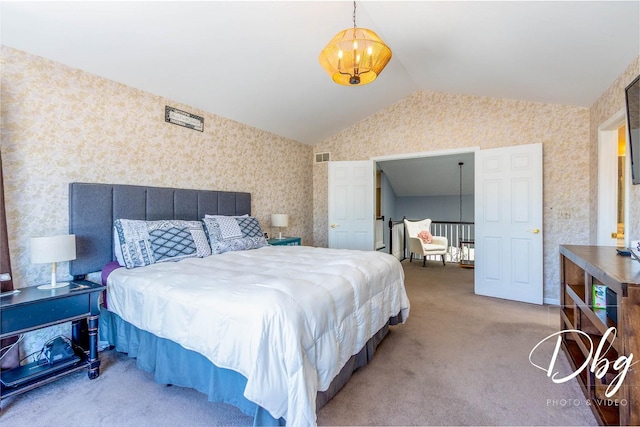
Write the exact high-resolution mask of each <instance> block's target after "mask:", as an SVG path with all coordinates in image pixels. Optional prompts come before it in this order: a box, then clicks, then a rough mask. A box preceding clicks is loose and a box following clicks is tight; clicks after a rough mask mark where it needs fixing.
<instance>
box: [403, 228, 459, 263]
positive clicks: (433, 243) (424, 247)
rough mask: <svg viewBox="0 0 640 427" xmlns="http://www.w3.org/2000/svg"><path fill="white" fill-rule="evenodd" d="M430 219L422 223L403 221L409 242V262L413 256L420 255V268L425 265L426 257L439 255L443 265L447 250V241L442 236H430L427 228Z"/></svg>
mask: <svg viewBox="0 0 640 427" xmlns="http://www.w3.org/2000/svg"><path fill="white" fill-rule="evenodd" d="M430 227H431V220H430V219H423V220H422V221H409V220H406V219H405V220H404V229H405V233H406V235H407V240H408V242H409V252H410V255H409V262H411V261H412V260H413V254H420V255H422V266H423V267H424V266H425V265H426V264H425V263H426V260H427V256H429V255H440V256H441V257H442V265H445V261H444V256H445V255H446V254H447V250H448V248H449V241H448V239H447V238H446V237H444V236H432V235H431V232H430V231H429V228H430Z"/></svg>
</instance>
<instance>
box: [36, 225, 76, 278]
mask: <svg viewBox="0 0 640 427" xmlns="http://www.w3.org/2000/svg"><path fill="white" fill-rule="evenodd" d="M73 259H76V236H75V235H74V234H64V235H61V236H48V237H32V238H31V262H32V263H34V264H44V263H51V283H50V284H48V285H41V286H38V289H57V288H63V287H65V286H69V282H60V283H57V282H56V263H57V262H62V261H71V260H73Z"/></svg>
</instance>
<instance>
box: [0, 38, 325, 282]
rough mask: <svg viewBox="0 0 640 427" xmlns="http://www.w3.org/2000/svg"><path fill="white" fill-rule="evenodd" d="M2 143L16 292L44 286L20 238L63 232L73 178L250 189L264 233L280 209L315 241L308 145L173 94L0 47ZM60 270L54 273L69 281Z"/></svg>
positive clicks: (44, 275) (293, 227)
mask: <svg viewBox="0 0 640 427" xmlns="http://www.w3.org/2000/svg"><path fill="white" fill-rule="evenodd" d="M1 49H2V50H1V60H2V62H1V66H2V81H1V84H2V86H1V92H0V99H1V100H2V107H1V108H2V110H1V111H2V122H1V134H0V135H1V143H0V150H2V161H3V172H4V184H5V199H6V210H7V225H8V230H9V248H10V251H11V262H12V270H13V276H14V284H15V286H16V287H18V288H20V287H24V286H32V285H37V284H41V283H46V282H48V281H49V280H50V274H51V267H50V266H49V265H43V264H31V262H30V254H29V239H30V237H34V236H44V235H55V234H64V233H67V232H68V195H67V191H68V184H69V182H73V181H80V182H103V183H118V184H139V185H153V186H167V187H179V188H193V189H211V190H227V191H247V192H250V193H251V195H252V212H253V214H254V215H255V216H256V217H257V218H258V220H259V221H260V223H261V225H262V227H263V228H264V229H265V231H267V232H269V233H270V234H271V233H272V232H273V231H275V230H273V231H272V229H271V226H270V214H271V213H287V214H288V215H289V227H287V228H286V229H285V230H283V231H284V232H285V234H286V235H293V236H300V237H302V242H303V244H311V243H312V241H313V236H312V230H313V223H312V221H313V213H312V206H313V204H312V203H313V199H312V197H311V195H312V187H313V181H312V179H313V177H312V169H311V166H312V162H313V150H312V147H310V146H308V145H304V144H301V143H299V142H297V141H293V140H289V139H286V138H283V137H280V136H277V135H273V134H270V133H268V132H265V131H262V130H259V129H256V128H253V127H250V126H247V125H244V124H242V123H238V122H235V121H232V120H229V119H226V118H224V117H220V116H216V115H214V114H211V113H209V112H206V111H201V110H198V109H196V108H193V107H190V106H188V105H181V104H180V103H177V102H174V101H172V100H170V99H166V98H163V97H160V96H156V95H153V94H150V93H146V92H143V91H140V90H138V89H134V88H132V87H128V86H125V85H123V84H120V83H117V82H114V81H111V80H107V79H104V78H101V77H99V76H96V75H93V74H90V73H86V72H84V71H81V70H77V69H72V68H70V67H68V66H66V65H63V64H60V63H56V62H53V61H50V60H46V59H43V58H41V57H37V56H34V55H31V54H28V53H25V52H22V51H19V50H16V49H12V48H9V47H6V46H2V48H1ZM166 105H169V106H172V107H175V108H178V109H180V110H183V111H187V112H190V113H193V114H196V115H198V116H201V117H204V132H198V131H195V130H192V129H188V128H185V127H181V126H177V125H174V124H170V123H166V122H165V121H164V109H165V106H166ZM68 271H69V270H68V263H59V266H58V278H59V279H60V280H62V279H65V278H68Z"/></svg>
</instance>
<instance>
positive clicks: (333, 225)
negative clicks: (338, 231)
mask: <svg viewBox="0 0 640 427" xmlns="http://www.w3.org/2000/svg"><path fill="white" fill-rule="evenodd" d="M336 227H340V224H331V228H336Z"/></svg>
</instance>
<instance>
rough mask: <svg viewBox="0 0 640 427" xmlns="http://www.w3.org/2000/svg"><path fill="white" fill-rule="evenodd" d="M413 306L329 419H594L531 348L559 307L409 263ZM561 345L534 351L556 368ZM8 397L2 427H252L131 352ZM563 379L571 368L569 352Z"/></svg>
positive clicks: (321, 418)
mask: <svg viewBox="0 0 640 427" xmlns="http://www.w3.org/2000/svg"><path fill="white" fill-rule="evenodd" d="M403 265H404V266H405V273H406V278H407V280H406V285H407V292H408V294H409V299H410V301H411V315H410V318H409V320H408V322H407V324H405V325H400V326H397V327H393V328H392V331H391V333H390V334H389V336H388V337H387V338H386V339H385V341H384V342H383V343H382V345H381V346H380V347H379V348H378V352H377V353H376V356H375V358H374V359H373V361H372V363H371V364H370V365H368V366H367V367H365V368H363V369H361V370H359V371H357V372H356V373H355V374H354V377H353V378H352V380H351V381H350V382H349V383H348V384H347V385H346V386H345V388H344V389H343V390H342V391H340V393H338V395H337V396H336V397H335V398H334V399H333V400H332V401H330V402H329V403H328V404H327V405H326V406H325V407H324V408H322V409H321V410H320V411H319V412H318V424H320V425H596V422H595V419H594V417H593V415H592V414H591V410H590V408H589V407H588V402H587V401H586V400H585V399H584V397H583V395H582V392H581V391H580V388H579V386H578V384H577V383H576V382H575V381H570V382H568V383H564V384H554V383H552V382H551V380H550V379H549V378H547V377H546V374H545V372H543V371H542V370H540V369H537V368H535V367H533V366H532V365H531V364H530V363H529V352H530V351H531V349H532V348H533V347H534V346H535V345H536V344H537V343H538V342H539V341H540V340H542V339H543V338H545V337H546V336H548V335H549V334H551V333H553V332H555V331H557V330H558V326H559V318H558V310H557V308H550V307H546V306H545V307H541V306H534V305H529V304H522V303H516V302H510V301H504V300H497V299H492V298H487V297H481V296H477V295H474V294H473V270H467V269H461V268H459V267H457V266H456V265H453V264H450V265H447V266H446V267H443V266H442V264H439V263H437V262H433V263H428V264H427V267H426V268H422V267H421V262H414V263H411V264H409V263H408V261H405V262H403ZM552 350H553V348H552V346H542V349H541V350H540V353H539V354H538V353H536V354H537V355H538V358H539V359H540V364H544V363H545V360H544V358H545V357H546V358H547V360H546V363H548V360H549V358H550V357H551V352H552ZM101 358H102V370H101V375H100V377H99V378H98V379H96V380H94V381H89V380H88V379H87V376H86V373H84V372H81V373H76V374H72V375H70V376H68V377H65V378H63V379H61V380H59V381H56V382H54V383H51V384H49V385H46V386H43V387H41V388H39V389H36V390H33V391H31V392H29V393H25V394H22V395H19V396H15V397H12V398H9V399H7V400H5V401H3V402H2V412H1V413H0V424H1V425H2V426H136V427H140V426H177V425H181V426H205V425H207V426H212V425H247V424H249V423H250V422H251V419H250V418H249V417H247V416H245V415H244V414H242V413H241V412H240V411H238V410H237V409H236V408H234V407H231V406H229V405H225V404H216V403H211V402H208V401H207V399H206V397H205V396H204V395H203V394H201V393H199V392H196V391H194V390H190V389H183V388H180V387H166V386H162V385H159V384H156V383H155V382H154V381H153V378H152V375H151V374H149V373H146V372H143V371H141V370H139V369H138V368H136V366H135V362H134V361H133V360H132V359H130V358H128V357H127V356H126V355H122V354H118V353H116V352H114V351H106V352H103V353H102V354H101ZM560 362H561V363H562V366H563V369H564V371H562V372H564V374H565V375H566V374H567V373H569V367H568V364H567V362H566V358H565V357H564V355H563V354H561V356H560V361H559V363H560Z"/></svg>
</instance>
